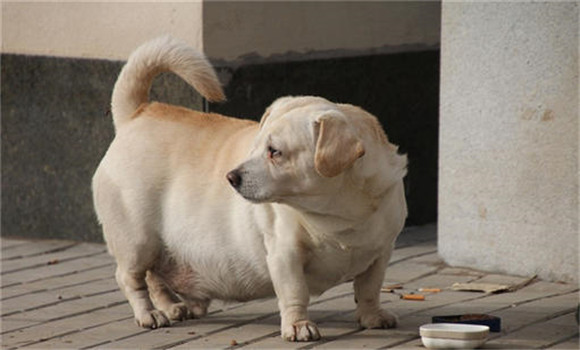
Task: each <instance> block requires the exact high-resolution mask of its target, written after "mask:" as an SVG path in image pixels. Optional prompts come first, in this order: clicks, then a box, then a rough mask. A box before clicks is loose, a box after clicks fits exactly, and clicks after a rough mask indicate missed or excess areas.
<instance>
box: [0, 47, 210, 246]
mask: <svg viewBox="0 0 580 350" xmlns="http://www.w3.org/2000/svg"><path fill="white" fill-rule="evenodd" d="M121 66H122V63H121V62H113V61H104V60H84V59H63V58H51V57H39V56H23V55H2V76H1V79H2V82H1V84H2V85H1V94H2V95H1V99H2V100H1V101H2V110H1V113H2V231H1V232H2V235H6V236H26V237H39V238H67V239H74V240H86V241H100V240H102V239H101V232H100V229H99V227H98V225H97V222H96V218H95V215H94V211H93V205H92V195H91V188H90V186H91V178H92V174H93V172H94V170H95V169H96V167H97V165H98V163H99V161H100V159H101V157H102V156H103V154H104V153H105V151H106V149H107V147H108V145H109V143H110V142H111V140H112V139H113V136H114V131H113V124H112V120H111V117H110V116H109V115H108V110H109V103H110V95H111V91H112V88H113V84H114V82H115V79H116V77H117V74H118V72H119V71H120V69H121ZM152 97H153V98H154V99H159V100H164V101H169V102H173V103H177V104H182V105H186V106H189V107H195V108H199V107H200V106H201V99H200V98H199V97H198V96H197V95H196V94H195V92H193V91H192V90H191V89H190V88H189V87H188V86H186V84H185V83H183V82H181V81H180V80H179V79H177V78H176V77H173V76H164V77H163V78H161V79H159V80H158V81H157V82H156V83H155V87H154V90H153V92H152Z"/></svg>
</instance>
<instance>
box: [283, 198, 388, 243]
mask: <svg viewBox="0 0 580 350" xmlns="http://www.w3.org/2000/svg"><path fill="white" fill-rule="evenodd" d="M395 187H396V186H392V187H390V188H388V189H387V190H385V191H384V192H383V193H380V194H377V195H371V194H369V193H366V192H364V191H358V192H357V195H356V196H354V198H353V196H344V195H336V196H333V197H332V198H330V200H329V203H332V205H329V206H328V207H332V208H335V209H334V211H330V210H329V211H326V210H320V211H313V210H304V209H301V208H294V209H295V210H296V212H297V215H298V217H299V221H300V223H301V225H302V226H303V227H304V229H305V230H306V231H307V232H308V234H309V236H310V237H311V238H312V241H313V242H314V243H315V244H317V243H319V242H323V241H324V242H334V243H335V244H336V245H337V246H338V247H340V248H341V249H343V250H348V249H351V248H353V247H356V246H357V245H358V243H359V242H360V241H361V239H360V236H359V233H361V232H368V231H370V229H369V227H370V226H372V225H373V224H375V220H373V216H374V215H375V214H376V213H377V212H382V210H379V209H380V208H381V207H383V206H384V205H388V202H389V198H390V197H392V196H390V194H391V192H392V191H393V189H394V188H395ZM364 241H366V240H364Z"/></svg>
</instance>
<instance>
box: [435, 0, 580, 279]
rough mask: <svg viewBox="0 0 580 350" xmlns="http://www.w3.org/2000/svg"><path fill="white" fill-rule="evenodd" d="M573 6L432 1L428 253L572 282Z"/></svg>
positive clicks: (577, 212) (575, 148)
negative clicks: (437, 85) (436, 63)
mask: <svg viewBox="0 0 580 350" xmlns="http://www.w3.org/2000/svg"><path fill="white" fill-rule="evenodd" d="M578 22H579V3H578V2H544V3H527V2H495V3H494V2H478V3H460V2H454V1H449V2H447V1H446V2H444V4H443V21H442V43H441V63H442V66H441V108H440V110H441V115H440V160H439V164H440V173H439V223H438V225H439V227H438V234H439V251H440V254H441V255H442V257H443V258H444V259H445V261H446V262H448V263H450V264H452V265H460V266H468V267H474V268H478V269H486V270H490V271H502V272H507V273H512V274H518V275H526V276H530V275H534V274H538V275H539V276H540V277H543V278H548V279H552V280H566V281H578V252H579V250H578V243H579V241H578V240H579V216H580V209H579V182H580V177H579V168H578V164H579V144H580V143H579V140H580V134H579V121H578V120H579V114H578V113H579V111H578V103H579V100H578V98H579V97H578V95H579V90H578V69H579V67H578V59H579V57H578V45H579V44H578V39H579V38H578V32H579V25H578Z"/></svg>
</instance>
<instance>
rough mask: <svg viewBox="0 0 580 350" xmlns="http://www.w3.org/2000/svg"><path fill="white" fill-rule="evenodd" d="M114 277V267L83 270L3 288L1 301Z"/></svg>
mask: <svg viewBox="0 0 580 350" xmlns="http://www.w3.org/2000/svg"><path fill="white" fill-rule="evenodd" d="M114 275H115V266H114V265H107V266H103V267H99V268H95V269H90V270H85V271H82V273H71V274H68V275H65V276H58V277H52V278H47V279H42V280H37V281H33V282H27V283H23V284H17V285H12V286H10V287H3V288H2V289H1V290H0V292H1V296H2V301H6V300H8V299H9V298H14V297H21V296H24V295H26V294H31V293H35V292H38V291H45V290H48V291H52V290H57V289H60V288H68V287H70V286H74V285H82V284H84V283H87V282H88V281H93V280H99V279H108V278H111V277H113V276H114Z"/></svg>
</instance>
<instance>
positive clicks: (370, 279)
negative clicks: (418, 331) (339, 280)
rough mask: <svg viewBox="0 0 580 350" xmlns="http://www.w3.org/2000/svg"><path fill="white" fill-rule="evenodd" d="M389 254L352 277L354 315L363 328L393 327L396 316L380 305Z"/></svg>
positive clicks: (395, 322) (395, 323)
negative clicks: (354, 304)
mask: <svg viewBox="0 0 580 350" xmlns="http://www.w3.org/2000/svg"><path fill="white" fill-rule="evenodd" d="M389 258H390V254H385V255H383V256H382V257H379V258H378V259H377V260H375V261H374V262H373V263H372V264H371V266H370V267H369V268H368V269H367V270H366V271H365V272H363V273H361V274H360V275H358V276H356V277H355V279H354V297H355V300H356V317H357V319H358V321H359V323H360V325H361V326H362V327H364V328H393V327H395V326H396V325H397V316H396V315H394V314H392V313H390V312H388V311H387V310H383V309H381V307H380V294H381V286H382V283H383V279H384V278H385V270H386V269H387V265H388V262H389Z"/></svg>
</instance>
